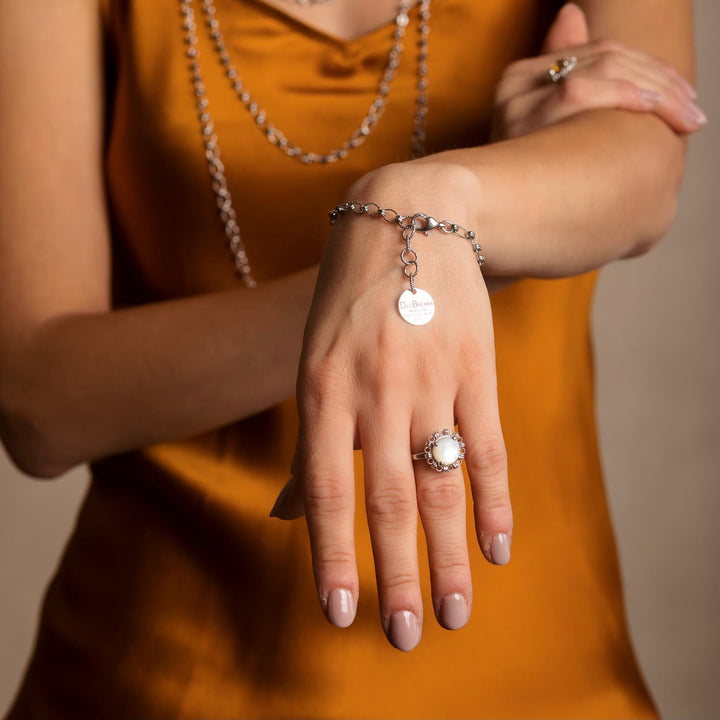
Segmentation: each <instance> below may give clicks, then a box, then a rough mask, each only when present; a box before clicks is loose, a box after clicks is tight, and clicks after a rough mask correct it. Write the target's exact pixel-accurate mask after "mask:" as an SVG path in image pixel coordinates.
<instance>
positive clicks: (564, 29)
mask: <svg viewBox="0 0 720 720" xmlns="http://www.w3.org/2000/svg"><path fill="white" fill-rule="evenodd" d="M589 40H590V33H589V32H588V25H587V18H586V17H585V13H584V12H583V9H582V8H581V7H580V6H579V5H576V4H575V3H573V2H569V3H565V5H563V6H562V7H561V8H560V12H559V13H558V14H557V16H556V17H555V20H554V21H553V24H552V25H551V26H550V29H549V30H548V32H547V35H546V36H545V42H544V43H543V46H542V51H541V52H542V54H543V55H546V54H549V53H553V52H557V51H559V50H564V49H565V48H569V47H574V46H576V45H584V44H585V43H587V42H588V41H589Z"/></svg>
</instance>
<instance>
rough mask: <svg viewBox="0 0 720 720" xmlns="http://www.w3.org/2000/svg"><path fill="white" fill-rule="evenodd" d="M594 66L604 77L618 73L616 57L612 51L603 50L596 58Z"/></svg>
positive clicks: (614, 75) (615, 75)
mask: <svg viewBox="0 0 720 720" xmlns="http://www.w3.org/2000/svg"><path fill="white" fill-rule="evenodd" d="M596 68H597V70H598V72H599V73H600V75H601V76H602V77H604V78H605V79H608V78H614V77H617V75H618V57H617V53H615V52H614V51H606V52H603V53H602V54H601V55H600V57H599V58H598V59H597V62H596Z"/></svg>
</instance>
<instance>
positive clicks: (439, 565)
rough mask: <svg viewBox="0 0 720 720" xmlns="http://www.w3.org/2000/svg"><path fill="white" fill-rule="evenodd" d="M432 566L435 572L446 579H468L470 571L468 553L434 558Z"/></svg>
mask: <svg viewBox="0 0 720 720" xmlns="http://www.w3.org/2000/svg"><path fill="white" fill-rule="evenodd" d="M432 566H433V571H434V572H436V573H441V574H442V575H445V576H446V577H458V578H462V577H467V575H468V574H469V570H470V564H469V562H468V559H467V552H465V554H464V555H463V554H462V553H460V552H458V553H455V554H453V555H449V556H444V557H433V560H432Z"/></svg>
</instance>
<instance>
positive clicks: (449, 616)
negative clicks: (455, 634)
mask: <svg viewBox="0 0 720 720" xmlns="http://www.w3.org/2000/svg"><path fill="white" fill-rule="evenodd" d="M467 621H468V612H467V603H466V602H465V598H464V597H463V596H462V595H461V594H460V593H453V594H452V595H446V596H445V597H444V598H443V599H442V600H441V601H440V607H439V608H438V622H439V623H440V624H441V625H442V626H443V627H444V628H445V629H446V630H459V629H460V628H461V627H463V626H464V625H466V624H467Z"/></svg>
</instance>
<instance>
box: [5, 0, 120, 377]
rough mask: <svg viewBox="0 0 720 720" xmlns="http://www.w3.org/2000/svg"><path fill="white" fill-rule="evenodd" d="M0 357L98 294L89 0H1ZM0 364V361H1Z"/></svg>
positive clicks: (91, 305)
mask: <svg viewBox="0 0 720 720" xmlns="http://www.w3.org/2000/svg"><path fill="white" fill-rule="evenodd" d="M0 10H2V22H1V23H0V88H2V97H3V101H2V103H0V158H1V162H0V277H1V278H2V280H1V281H0V360H3V359H5V357H6V355H7V353H9V352H10V351H11V350H12V349H13V348H15V347H17V346H18V345H19V344H20V343H22V342H23V340H26V339H27V338H28V337H29V336H30V334H31V333H32V332H33V330H34V329H37V328H38V327H39V326H40V325H41V324H42V323H43V322H45V321H46V320H49V319H50V318H52V317H54V316H57V315H60V314H66V313H75V312H97V311H101V310H104V309H107V308H108V306H109V276H110V251H109V232H108V223H107V219H106V209H105V208H106V203H105V194H104V182H103V101H104V92H103V53H102V25H101V16H100V8H99V4H98V0H22V2H14V1H12V0H0ZM0 367H1V366H0Z"/></svg>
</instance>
